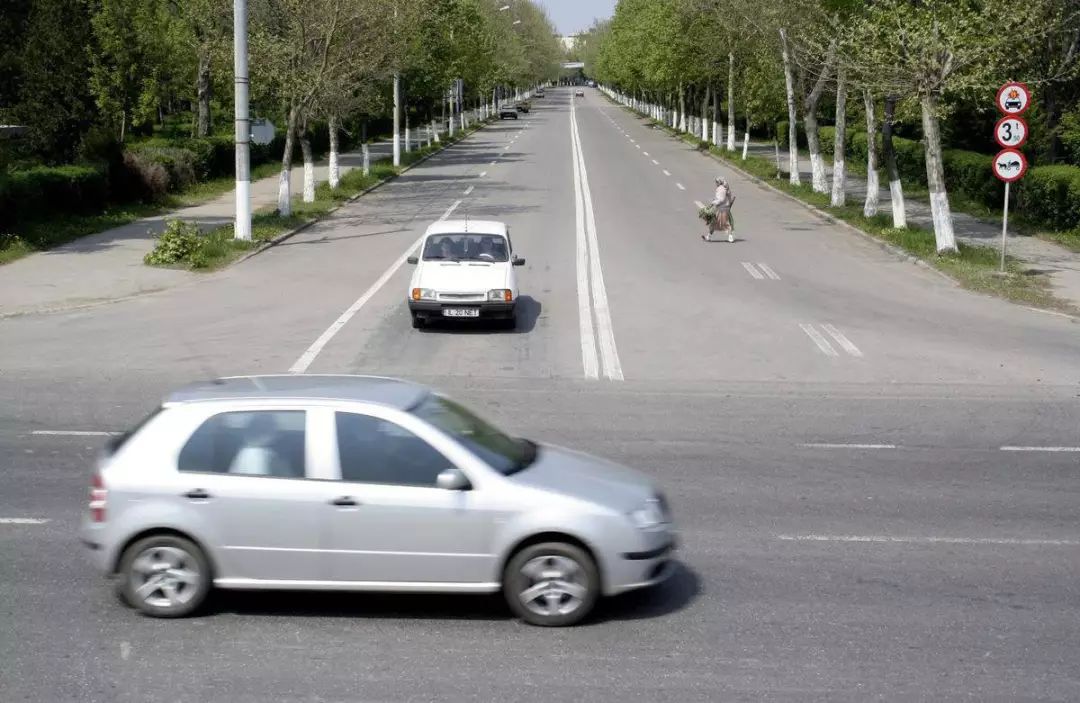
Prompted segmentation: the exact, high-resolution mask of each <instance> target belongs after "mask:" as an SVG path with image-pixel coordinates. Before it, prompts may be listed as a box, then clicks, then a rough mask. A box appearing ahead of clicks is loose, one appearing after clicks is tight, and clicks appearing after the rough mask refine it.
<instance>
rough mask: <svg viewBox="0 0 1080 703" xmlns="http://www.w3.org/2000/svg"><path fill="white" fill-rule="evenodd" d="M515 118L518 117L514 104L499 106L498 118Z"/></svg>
mask: <svg viewBox="0 0 1080 703" xmlns="http://www.w3.org/2000/svg"><path fill="white" fill-rule="evenodd" d="M517 118H518V111H517V107H516V106H514V105H503V106H502V107H500V108H499V119H500V120H508V119H515V120H516V119H517Z"/></svg>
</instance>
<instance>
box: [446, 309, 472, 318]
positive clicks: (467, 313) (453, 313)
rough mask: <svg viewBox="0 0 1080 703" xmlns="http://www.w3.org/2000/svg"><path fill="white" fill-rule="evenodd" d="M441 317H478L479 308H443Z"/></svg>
mask: <svg viewBox="0 0 1080 703" xmlns="http://www.w3.org/2000/svg"><path fill="white" fill-rule="evenodd" d="M442 314H443V317H480V309H479V308H443V311H442Z"/></svg>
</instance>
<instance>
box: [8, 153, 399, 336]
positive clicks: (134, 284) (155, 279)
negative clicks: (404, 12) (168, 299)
mask: <svg viewBox="0 0 1080 703" xmlns="http://www.w3.org/2000/svg"><path fill="white" fill-rule="evenodd" d="M391 150H392V146H391V143H390V142H376V143H373V144H371V145H370V151H371V161H372V163H374V162H376V161H379V160H383V159H388V158H390V156H391ZM339 161H340V169H341V173H342V174H343V175H344V174H345V173H347V172H348V171H350V170H352V169H354V168H360V167H361V166H363V156H362V152H360V151H353V152H347V153H343V154H341V156H340V157H339ZM327 170H328V167H327V162H325V161H320V162H317V163H316V164H315V180H316V183H321V182H323V181H325V180H326V178H327ZM289 175H290V179H291V181H290V185H291V188H292V192H293V194H294V195H297V194H300V193H302V192H303V187H304V167H303V164H302V163H301V164H300V165H299V166H294V167H293V169H292V171H291V172H290V174H289ZM278 179H279V175H274V176H270V177H267V178H263V179H261V180H258V181H255V182H253V183H252V184H251V207H252V210H258V209H259V208H262V207H265V206H268V205H276V204H277V192H278ZM234 202H235V199H234V195H233V191H229V192H228V193H226V194H224V195H221V196H219V197H217V198H215V199H214V200H211V201H209V202H206V203H203V204H202V205H196V206H193V207H187V208H182V209H179V210H173V211H171V212H167V213H164V214H162V215H157V216H155V217H147V218H144V219H141V220H136V221H135V222H132V223H130V224H127V225H124V226H123V227H116V228H115V229H110V230H106V231H104V232H99V233H97V234H91V235H88V236H86V237H82V238H80V239H77V240H75V241H74V242H71V243H69V244H65V245H63V246H60V247H57V248H55V249H50V250H49V251H45V252H41V253H38V254H32V255H30V256H27V257H26V258H23V259H19V260H18V261H14V262H12V263H10V264H7V265H6V266H0V318H4V317H9V316H12V315H22V314H27V313H34V312H51V311H58V310H68V309H73V308H78V307H83V306H87V305H93V304H95V303H100V302H103V301H108V300H117V299H123V298H130V297H132V296H136V295H140V294H143V293H150V292H153V291H158V290H163V289H166V288H172V287H174V286H177V285H181V284H183V283H186V282H188V281H191V280H195V279H196V278H198V277H199V275H200V274H196V273H192V272H190V271H177V270H173V269H164V268H156V267H153V266H147V265H145V264H144V263H143V256H144V255H145V254H146V253H147V252H149V251H150V250H151V249H153V248H154V240H155V238H156V237H157V235H158V234H160V233H161V231H162V230H164V229H165V221H166V220H171V219H176V218H180V219H183V220H187V221H191V222H195V223H197V224H198V225H199V226H200V227H202V228H203V229H204V230H205V229H209V228H213V227H216V226H219V225H223V224H228V223H230V222H232V220H233V211H234Z"/></svg>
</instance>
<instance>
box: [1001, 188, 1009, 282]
mask: <svg viewBox="0 0 1080 703" xmlns="http://www.w3.org/2000/svg"><path fill="white" fill-rule="evenodd" d="M1010 185H1012V184H1011V183H1009V182H1008V181H1006V182H1005V207H1004V209H1002V211H1001V212H1002V214H1001V272H1002V273H1005V242H1006V235H1007V233H1008V231H1009V186H1010Z"/></svg>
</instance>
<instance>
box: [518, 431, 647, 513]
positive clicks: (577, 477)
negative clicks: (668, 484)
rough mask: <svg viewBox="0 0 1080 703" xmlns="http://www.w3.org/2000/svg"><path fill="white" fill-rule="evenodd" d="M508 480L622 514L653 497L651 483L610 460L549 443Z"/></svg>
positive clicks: (635, 472) (543, 445)
mask: <svg viewBox="0 0 1080 703" xmlns="http://www.w3.org/2000/svg"><path fill="white" fill-rule="evenodd" d="M509 478H510V479H512V480H513V481H515V482H517V483H521V484H523V485H526V486H531V487H533V488H539V489H542V490H545V491H550V492H553V493H559V494H562V495H566V496H571V497H573V498H579V499H582V500H587V501H590V502H592V503H597V504H600V505H603V506H605V507H607V508H611V509H612V510H616V511H618V512H621V513H628V512H630V511H632V510H635V509H637V508H639V507H641V505H642V504H643V503H644V502H645V501H646V500H648V499H649V498H652V497H653V496H655V495H656V487H655V485H654V484H653V481H652V480H651V479H650V478H649V477H648V476H645V475H644V474H641V473H638V472H637V471H634V470H633V469H628V468H626V467H625V466H620V465H619V464H616V463H614V462H611V461H607V460H605V459H600V458H598V457H594V456H590V455H588V454H584V453H581V452H575V451H573V450H570V449H565V448H563V447H556V446H552V445H549V444H542V445H540V448H539V451H538V452H537V457H536V461H534V462H533V463H532V465H530V466H529V468H527V469H525V470H524V471H522V472H520V473H516V474H511V475H510V477H509Z"/></svg>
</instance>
